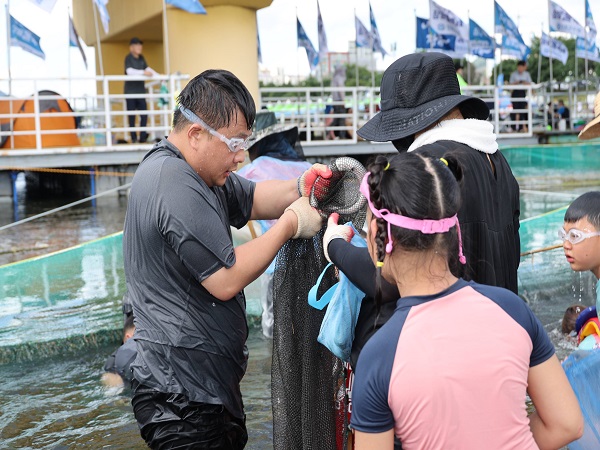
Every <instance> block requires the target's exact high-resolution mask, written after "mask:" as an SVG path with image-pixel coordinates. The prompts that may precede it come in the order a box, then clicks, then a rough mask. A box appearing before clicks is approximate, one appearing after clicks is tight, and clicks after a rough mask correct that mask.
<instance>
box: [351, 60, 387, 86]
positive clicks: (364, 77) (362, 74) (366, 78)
mask: <svg viewBox="0 0 600 450" xmlns="http://www.w3.org/2000/svg"><path fill="white" fill-rule="evenodd" d="M381 78H383V72H378V71H375V87H379V86H381ZM358 85H359V86H371V71H370V70H369V69H367V68H366V67H365V66H358ZM346 86H356V64H348V65H346Z"/></svg>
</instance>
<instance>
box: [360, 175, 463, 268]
mask: <svg viewBox="0 0 600 450" xmlns="http://www.w3.org/2000/svg"><path fill="white" fill-rule="evenodd" d="M369 175H371V172H367V173H366V174H365V176H364V177H363V179H362V182H361V183H360V192H361V193H362V195H364V196H365V197H366V199H367V202H368V203H369V208H370V209H371V212H372V213H373V215H374V216H375V217H377V218H379V219H383V220H385V221H386V222H387V228H388V230H387V231H388V243H387V244H386V246H385V252H386V253H392V249H393V248H394V244H393V242H392V227H391V226H392V225H395V226H397V227H401V228H406V229H409V230H416V231H420V232H421V233H423V234H434V233H446V232H447V231H449V230H450V228H452V227H453V226H454V225H456V231H457V233H458V260H459V261H460V262H461V264H466V262H467V259H466V258H465V256H464V255H463V250H462V237H461V234H460V226H459V223H458V217H457V216H456V214H454V215H453V216H452V217H448V218H446V219H439V220H431V219H411V218H410V217H406V216H402V215H400V214H394V213H391V212H389V211H388V210H387V209H377V208H375V206H373V203H371V198H370V196H369V184H368V183H367V178H368V177H369Z"/></svg>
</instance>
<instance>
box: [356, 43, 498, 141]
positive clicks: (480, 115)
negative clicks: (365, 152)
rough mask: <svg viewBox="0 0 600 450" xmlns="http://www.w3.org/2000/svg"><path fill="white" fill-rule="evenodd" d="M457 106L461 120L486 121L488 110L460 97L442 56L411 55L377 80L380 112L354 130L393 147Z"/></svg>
mask: <svg viewBox="0 0 600 450" xmlns="http://www.w3.org/2000/svg"><path fill="white" fill-rule="evenodd" d="M456 107H458V108H459V109H460V112H461V114H462V117H463V118H465V119H480V120H486V119H487V118H488V115H489V112H490V111H489V108H488V107H487V105H486V104H485V102H484V101H483V100H481V99H479V98H476V97H468V96H466V95H461V93H460V86H459V85H458V79H457V78H456V70H455V68H454V63H453V61H452V59H451V58H450V57H449V56H446V55H444V54H442V53H415V54H411V55H407V56H404V57H402V58H400V59H398V60H397V61H396V62H394V63H392V65H391V66H390V67H388V69H387V70H386V71H385V72H384V74H383V78H382V80H381V111H380V112H379V113H378V114H376V115H375V116H374V117H373V118H372V119H371V120H369V121H368V122H367V123H366V124H365V125H364V126H363V127H362V128H360V129H359V130H358V135H359V136H360V137H362V138H363V139H366V140H368V141H377V142H387V141H392V142H394V145H396V148H398V149H401V148H399V146H400V147H402V146H404V145H406V144H407V143H410V142H412V140H411V138H412V137H413V136H414V135H415V134H416V133H418V132H421V131H423V130H425V129H427V128H428V127H430V126H431V125H434V124H435V123H437V122H439V121H440V120H441V119H442V118H443V117H444V116H446V115H447V114H448V113H449V112H450V111H452V110H453V109H454V108H456Z"/></svg>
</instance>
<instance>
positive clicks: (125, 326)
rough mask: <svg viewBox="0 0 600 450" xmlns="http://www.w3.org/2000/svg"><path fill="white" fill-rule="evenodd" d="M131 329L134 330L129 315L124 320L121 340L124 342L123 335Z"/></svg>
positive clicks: (131, 317) (131, 316)
mask: <svg viewBox="0 0 600 450" xmlns="http://www.w3.org/2000/svg"><path fill="white" fill-rule="evenodd" d="M133 328H135V324H134V323H133V314H131V315H129V316H127V317H126V318H125V323H124V324H123V340H125V335H126V334H127V333H128V332H129V331H131V330H132V329H133Z"/></svg>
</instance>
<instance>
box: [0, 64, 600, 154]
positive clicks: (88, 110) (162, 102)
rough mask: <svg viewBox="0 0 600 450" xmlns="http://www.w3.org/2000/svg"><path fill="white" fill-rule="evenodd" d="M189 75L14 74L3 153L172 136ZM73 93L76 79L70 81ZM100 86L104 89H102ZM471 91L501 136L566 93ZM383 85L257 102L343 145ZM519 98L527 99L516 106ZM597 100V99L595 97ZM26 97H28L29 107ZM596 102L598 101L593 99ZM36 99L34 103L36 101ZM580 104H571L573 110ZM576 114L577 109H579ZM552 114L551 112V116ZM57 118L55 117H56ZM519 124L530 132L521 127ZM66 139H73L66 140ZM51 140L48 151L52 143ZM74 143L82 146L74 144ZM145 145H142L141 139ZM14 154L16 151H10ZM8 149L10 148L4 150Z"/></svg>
mask: <svg viewBox="0 0 600 450" xmlns="http://www.w3.org/2000/svg"><path fill="white" fill-rule="evenodd" d="M188 78H189V77H188V75H170V76H157V77H154V78H153V79H152V80H150V81H149V80H148V78H146V77H128V76H125V75H123V76H112V75H110V76H105V77H93V78H86V79H82V78H78V79H71V80H65V79H62V80H61V81H63V82H67V81H68V82H69V83H75V82H80V83H81V82H84V81H85V82H87V83H90V84H91V88H90V89H89V92H90V93H89V94H86V95H69V96H61V95H56V94H49V93H40V92H41V90H42V89H45V88H46V86H47V85H49V84H50V82H52V81H56V80H50V79H33V78H32V79H26V80H23V79H21V80H13V85H15V84H16V83H17V82H19V83H29V86H30V87H29V89H30V91H31V92H32V94H31V96H27V97H18V98H17V97H0V125H1V129H0V151H5V150H11V149H15V150H23V149H29V150H31V152H32V154H34V153H36V154H43V153H46V152H48V153H52V152H54V153H56V152H59V150H58V149H62V151H63V152H67V151H69V152H74V153H77V152H86V151H91V150H90V148H93V151H97V152H102V151H107V150H111V149H115V148H120V147H118V146H120V145H126V144H128V143H129V142H128V141H129V135H130V132H131V131H136V132H138V133H139V132H142V131H144V132H146V133H148V134H149V135H150V141H152V140H154V139H156V138H161V137H163V136H164V135H167V134H168V133H169V131H170V124H171V114H172V111H173V110H174V107H175V94H176V93H177V92H179V91H180V90H181V87H182V82H184V81H185V80H187V79H188ZM125 80H144V81H147V83H146V87H147V89H148V93H147V94H137V95H125V94H123V92H122V82H123V81H125ZM517 90H520V91H525V92H526V94H525V95H526V96H525V97H523V98H511V97H512V95H513V94H512V92H513V91H517ZM69 91H71V89H70V84H69ZM95 92H99V94H96V93H95ZM463 92H464V94H465V95H473V96H476V97H479V98H481V99H482V100H484V101H485V102H486V103H487V104H488V106H489V107H490V116H489V120H490V122H491V123H492V124H493V125H494V129H495V132H496V134H497V135H498V136H499V137H507V138H511V137H530V136H532V135H533V133H534V132H535V131H536V130H545V129H546V127H547V125H548V106H547V104H548V101H549V100H550V99H552V98H557V97H559V98H560V96H561V93H560V92H556V91H553V92H551V93H550V92H548V89H547V87H546V86H545V85H541V84H537V85H528V86H510V85H506V86H502V87H495V86H485V85H482V86H467V87H465V88H463ZM563 94H564V95H563V97H564V98H566V99H567V101H568V102H578V104H579V106H578V108H577V109H578V112H579V114H580V116H582V117H586V118H588V117H590V115H591V116H593V112H592V105H590V104H589V97H587V98H585V102H584V103H583V106H581V101H580V100H578V99H577V97H576V95H575V94H574V93H572V92H570V91H569V92H565V93H563ZM379 95H380V94H379V88H371V87H343V88H332V87H324V88H320V87H313V88H291V87H290V88H262V89H260V98H259V101H258V104H259V106H260V108H266V109H268V110H270V111H273V112H274V113H275V115H276V117H277V120H278V121H279V122H281V123H285V124H294V125H297V126H298V128H299V131H300V140H301V142H302V144H303V145H307V146H311V145H340V144H346V145H347V144H353V143H356V142H357V141H358V140H359V138H357V134H356V131H357V130H358V129H359V128H360V127H361V126H362V125H364V123H365V122H366V121H368V120H369V119H370V118H371V117H373V115H374V114H376V113H377V112H378V110H379V104H380V98H379ZM136 97H137V98H140V97H143V98H145V99H146V100H147V105H148V110H146V111H135V112H133V113H135V115H136V116H139V115H140V114H145V115H147V116H148V124H147V126H146V127H143V128H142V127H140V126H135V127H133V128H130V127H129V124H128V116H129V114H130V112H129V111H127V108H126V106H125V103H126V99H127V98H136ZM61 99H66V100H67V101H68V102H69V104H70V105H71V107H72V109H73V110H72V111H71V110H66V111H64V110H63V111H56V110H48V109H44V108H45V106H47V103H48V102H52V101H57V100H61ZM515 101H518V102H522V105H521V106H520V107H519V108H517V107H516V106H519V105H516V104H515ZM592 101H593V100H592ZM24 102H30V103H29V107H28V108H23V107H22V105H23V104H24ZM592 104H593V103H592ZM31 105H32V107H31ZM573 109H574V108H571V110H572V111H573ZM573 113H575V114H577V112H576V111H573ZM61 117H62V118H64V117H67V118H72V119H73V120H72V121H70V122H69V124H68V125H65V124H62V125H60V123H59V122H52V120H55V119H58V118H61ZM550 120H552V117H551V116H550ZM51 122H52V123H51ZM515 128H522V129H523V130H524V131H522V132H515ZM53 135H59V137H60V136H62V137H66V136H72V135H75V136H76V137H77V138H78V139H77V144H76V145H61V139H58V145H57V144H56V143H55V144H53V145H46V144H45V138H46V139H48V137H49V136H53ZM21 136H28V137H29V138H30V142H31V143H30V144H29V145H28V146H25V147H23V146H16V145H15V140H16V139H17V138H19V137H21ZM64 141H68V140H67V139H66V138H65V139H64ZM50 146H52V147H53V148H52V149H50V148H48V147H50ZM73 147H79V149H77V148H73ZM138 147H139V144H138ZM9 153H12V152H9ZM4 154H6V153H4Z"/></svg>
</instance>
